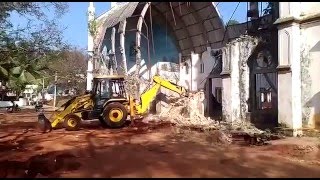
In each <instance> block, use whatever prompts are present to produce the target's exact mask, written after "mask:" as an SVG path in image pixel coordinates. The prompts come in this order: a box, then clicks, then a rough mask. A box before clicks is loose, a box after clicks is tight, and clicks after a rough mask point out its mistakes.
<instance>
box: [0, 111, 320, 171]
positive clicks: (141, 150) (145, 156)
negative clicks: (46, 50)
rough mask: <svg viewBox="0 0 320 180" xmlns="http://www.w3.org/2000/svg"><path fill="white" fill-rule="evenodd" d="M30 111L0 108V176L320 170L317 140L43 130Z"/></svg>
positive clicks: (157, 126) (159, 127)
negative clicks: (253, 142) (252, 142)
mask: <svg viewBox="0 0 320 180" xmlns="http://www.w3.org/2000/svg"><path fill="white" fill-rule="evenodd" d="M36 121H37V114H36V113H35V112H33V111H32V110H28V111H26V110H23V111H22V112H19V113H12V114H6V113H4V115H0V123H1V124H0V127H1V131H0V177H320V161H319V160H320V151H319V145H318V144H319V139H316V138H307V137H303V138H286V139H282V140H277V141H272V142H271V145H266V146H241V145H235V144H233V145H223V144H217V143H213V142H211V141H212V140H211V139H212V138H210V137H208V136H210V135H208V134H207V133H199V132H193V131H186V130H184V131H183V132H180V133H178V132H177V128H175V127H172V125H170V124H168V123H153V124H143V123H137V124H135V126H134V127H124V128H121V129H103V128H101V127H100V126H99V124H93V125H90V126H89V125H86V126H85V127H84V128H83V129H82V130H80V131H76V132H68V131H65V130H64V129H59V130H54V131H52V132H51V133H47V134H42V133H40V132H38V130H37V129H36V128H35V127H36Z"/></svg>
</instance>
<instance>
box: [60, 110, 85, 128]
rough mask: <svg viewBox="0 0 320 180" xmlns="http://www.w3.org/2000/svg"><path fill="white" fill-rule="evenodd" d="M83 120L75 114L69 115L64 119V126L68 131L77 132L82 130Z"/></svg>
mask: <svg viewBox="0 0 320 180" xmlns="http://www.w3.org/2000/svg"><path fill="white" fill-rule="evenodd" d="M80 124H81V118H80V117H79V116H77V115H75V114H69V115H67V116H66V117H65V118H64V121H63V126H64V128H65V129H66V130H67V131H77V130H79V129H80Z"/></svg>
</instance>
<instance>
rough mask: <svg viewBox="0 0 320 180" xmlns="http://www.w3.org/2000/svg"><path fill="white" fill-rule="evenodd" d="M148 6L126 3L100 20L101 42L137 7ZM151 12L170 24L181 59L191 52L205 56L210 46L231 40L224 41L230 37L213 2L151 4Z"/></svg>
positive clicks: (219, 46) (99, 34)
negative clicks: (110, 29) (108, 30)
mask: <svg viewBox="0 0 320 180" xmlns="http://www.w3.org/2000/svg"><path fill="white" fill-rule="evenodd" d="M145 3H146V2H127V3H123V4H120V5H118V6H115V7H113V8H112V9H111V10H110V11H108V12H106V13H105V14H103V15H101V16H100V17H98V18H97V20H98V29H99V30H98V32H99V33H98V37H97V40H98V43H101V42H102V39H103V38H104V34H105V32H106V30H107V29H108V28H111V27H113V26H115V25H117V24H118V23H119V22H121V21H122V20H124V19H126V18H128V17H130V16H132V15H133V13H136V12H135V10H136V9H137V10H138V9H139V8H137V6H138V5H143V4H145ZM151 9H152V15H153V16H156V14H158V15H159V17H161V18H164V19H166V21H167V22H168V24H169V25H170V27H171V30H172V31H173V34H174V36H175V38H176V40H177V44H178V46H179V47H178V48H179V50H180V51H181V53H182V56H188V55H190V54H191V51H193V52H195V53H202V52H204V51H206V50H207V47H208V46H210V47H211V48H212V49H218V48H221V47H223V46H224V44H225V42H226V40H227V39H228V38H227V37H225V38H224V36H227V34H226V35H225V33H224V32H225V28H224V24H223V21H222V19H221V18H220V15H219V13H218V12H217V10H216V7H215V6H214V5H213V4H212V2H171V3H169V2H151ZM147 14H148V13H147ZM223 40H224V41H223Z"/></svg>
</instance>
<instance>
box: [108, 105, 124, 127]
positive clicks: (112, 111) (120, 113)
mask: <svg viewBox="0 0 320 180" xmlns="http://www.w3.org/2000/svg"><path fill="white" fill-rule="evenodd" d="M127 116H128V112H127V109H126V108H125V106H124V105H123V104H121V103H118V102H113V103H110V104H108V105H107V106H106V107H105V109H104V110H103V120H104V122H105V123H106V124H107V125H108V126H109V127H111V128H119V127H122V126H123V125H124V124H125V122H126V120H127Z"/></svg>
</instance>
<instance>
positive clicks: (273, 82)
mask: <svg viewBox="0 0 320 180" xmlns="http://www.w3.org/2000/svg"><path fill="white" fill-rule="evenodd" d="M256 3H257V2H251V3H250V10H249V13H248V14H250V15H251V16H252V17H251V18H250V19H251V21H250V22H248V24H247V23H243V24H239V25H236V26H232V27H228V31H227V32H226V33H225V27H224V24H223V22H222V20H221V18H220V16H219V13H218V11H217V10H216V8H215V6H214V5H212V3H211V2H201V3H200V2H197V3H195V2H191V3H187V2H180V3H179V2H172V3H171V6H172V11H171V6H170V4H169V3H167V2H130V3H121V4H119V5H115V6H113V7H112V9H111V10H110V11H108V12H106V13H104V14H102V15H100V16H98V17H97V18H94V7H93V3H90V7H89V11H90V12H91V15H90V16H89V20H92V19H95V20H96V22H97V36H96V37H95V38H93V37H92V35H90V34H89V38H88V40H89V44H88V51H89V55H91V52H93V47H96V48H97V50H98V52H102V51H103V49H105V50H106V52H109V53H108V57H110V59H112V58H114V59H115V60H116V62H117V64H118V66H121V67H123V68H122V69H127V72H132V71H134V69H135V66H134V64H135V58H136V53H135V52H137V51H136V49H137V48H136V47H138V49H139V50H140V51H141V57H142V69H141V71H140V73H141V74H140V75H141V77H144V78H146V79H148V78H149V77H150V74H151V76H152V75H153V74H155V72H159V71H161V72H163V75H165V74H168V68H164V69H163V68H162V69H161V68H159V67H162V66H163V64H176V66H177V67H178V68H177V69H175V70H173V72H171V73H173V74H174V75H169V77H171V78H172V77H174V76H176V75H178V76H179V78H178V82H177V83H178V84H180V85H182V86H185V87H186V88H187V89H189V90H190V91H198V90H200V89H204V90H205V91H206V98H207V102H208V103H207V104H206V106H207V110H206V111H208V112H207V113H208V114H210V112H211V111H215V109H218V108H219V103H221V104H222V118H223V119H224V120H226V121H250V122H252V123H254V124H256V125H257V126H259V127H261V128H274V127H277V126H282V127H286V128H287V129H289V130H290V131H291V133H292V134H293V135H297V134H299V133H301V129H302V128H320V103H318V102H320V93H319V90H320V85H319V84H320V81H319V78H318V77H319V75H320V74H319V72H318V71H317V69H318V67H319V65H320V64H319V63H320V61H318V60H317V58H318V57H319V55H320V54H319V47H320V36H318V34H317V33H318V32H319V31H320V3H318V2H274V5H275V6H274V8H273V10H272V12H271V14H269V15H265V16H262V17H259V14H260V13H259V10H258V9H259V8H258V6H257V4H256ZM150 12H151V13H150ZM166 12H169V13H166ZM150 14H151V17H152V18H150ZM255 15H257V16H255ZM150 27H152V28H150ZM151 30H152V31H151ZM241 34H242V35H244V34H248V35H249V36H240V35H241ZM94 45H95V46H94ZM88 63H89V64H88V76H87V77H88V86H87V88H88V89H91V80H92V72H93V71H94V70H96V69H99V62H96V63H95V65H96V66H95V67H93V64H94V63H93V59H92V58H91V60H90V61H89V62H88ZM167 66H171V65H167ZM173 69H174V68H173ZM118 70H119V69H118ZM149 70H150V71H151V72H149ZM211 96H214V98H213V99H214V100H212V98H211ZM213 104H215V105H217V106H214V105H213Z"/></svg>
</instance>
